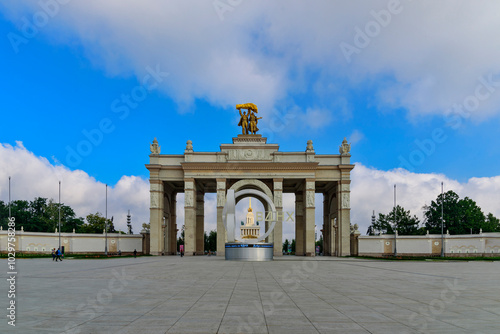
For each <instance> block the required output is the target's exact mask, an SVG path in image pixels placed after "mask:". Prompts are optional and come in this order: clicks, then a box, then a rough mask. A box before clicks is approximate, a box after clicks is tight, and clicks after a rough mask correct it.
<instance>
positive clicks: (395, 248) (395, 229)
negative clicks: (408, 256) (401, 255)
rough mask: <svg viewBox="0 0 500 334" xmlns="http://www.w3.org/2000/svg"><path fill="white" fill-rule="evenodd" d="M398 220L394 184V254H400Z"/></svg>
mask: <svg viewBox="0 0 500 334" xmlns="http://www.w3.org/2000/svg"><path fill="white" fill-rule="evenodd" d="M397 224H398V223H397V220H396V185H394V256H398V249H397V243H398V225H397Z"/></svg>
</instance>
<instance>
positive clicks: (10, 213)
mask: <svg viewBox="0 0 500 334" xmlns="http://www.w3.org/2000/svg"><path fill="white" fill-rule="evenodd" d="M10 218H12V216H11V213H10V176H9V221H10Z"/></svg>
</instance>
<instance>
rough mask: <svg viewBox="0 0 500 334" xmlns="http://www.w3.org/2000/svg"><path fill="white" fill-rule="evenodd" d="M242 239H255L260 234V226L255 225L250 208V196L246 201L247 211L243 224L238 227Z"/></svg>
mask: <svg viewBox="0 0 500 334" xmlns="http://www.w3.org/2000/svg"><path fill="white" fill-rule="evenodd" d="M240 232H241V238H242V239H257V238H258V237H259V234H260V227H259V226H258V225H257V226H256V225H255V216H254V214H253V209H252V198H250V199H249V201H248V213H247V220H246V223H245V226H241V228H240Z"/></svg>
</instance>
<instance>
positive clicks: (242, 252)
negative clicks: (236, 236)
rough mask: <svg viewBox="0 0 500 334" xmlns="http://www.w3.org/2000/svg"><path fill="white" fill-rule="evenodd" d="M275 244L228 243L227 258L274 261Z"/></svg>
mask: <svg viewBox="0 0 500 334" xmlns="http://www.w3.org/2000/svg"><path fill="white" fill-rule="evenodd" d="M273 249H274V245H273V244H270V243H257V244H243V243H239V242H235V243H232V242H231V243H226V252H225V255H226V260H236V261H272V260H273Z"/></svg>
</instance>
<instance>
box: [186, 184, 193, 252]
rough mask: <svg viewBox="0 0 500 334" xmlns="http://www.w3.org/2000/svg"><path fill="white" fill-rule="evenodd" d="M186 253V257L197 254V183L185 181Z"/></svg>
mask: <svg viewBox="0 0 500 334" xmlns="http://www.w3.org/2000/svg"><path fill="white" fill-rule="evenodd" d="M184 252H185V255H186V256H190V255H194V253H195V252H196V183H195V180H194V179H184Z"/></svg>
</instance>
